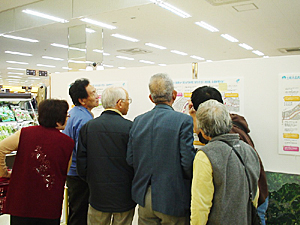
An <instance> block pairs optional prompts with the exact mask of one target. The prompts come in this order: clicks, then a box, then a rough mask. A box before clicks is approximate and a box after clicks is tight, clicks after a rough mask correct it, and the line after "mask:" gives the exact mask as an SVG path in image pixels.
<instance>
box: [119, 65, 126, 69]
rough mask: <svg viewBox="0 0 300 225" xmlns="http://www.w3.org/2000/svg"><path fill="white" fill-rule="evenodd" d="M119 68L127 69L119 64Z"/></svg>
mask: <svg viewBox="0 0 300 225" xmlns="http://www.w3.org/2000/svg"><path fill="white" fill-rule="evenodd" d="M118 68H119V69H121V70H124V69H126V67H123V66H119V67H118Z"/></svg>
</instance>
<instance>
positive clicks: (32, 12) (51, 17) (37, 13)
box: [22, 9, 69, 23]
mask: <svg viewBox="0 0 300 225" xmlns="http://www.w3.org/2000/svg"><path fill="white" fill-rule="evenodd" d="M22 12H24V13H27V14H30V15H33V16H37V17H41V18H44V19H48V20H52V21H55V22H60V23H68V22H69V21H68V20H65V19H61V18H58V17H55V16H50V15H47V14H44V13H40V12H37V11H33V10H30V9H24V10H22Z"/></svg>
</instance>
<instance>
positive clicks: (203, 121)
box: [196, 100, 232, 138]
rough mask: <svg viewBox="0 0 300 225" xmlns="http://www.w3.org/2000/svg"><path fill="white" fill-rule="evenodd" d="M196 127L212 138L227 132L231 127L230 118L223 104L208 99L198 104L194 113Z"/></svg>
mask: <svg viewBox="0 0 300 225" xmlns="http://www.w3.org/2000/svg"><path fill="white" fill-rule="evenodd" d="M196 118H197V122H198V128H199V129H200V128H201V129H202V130H203V132H204V133H205V134H206V135H207V136H209V137H211V138H213V137H216V136H219V135H221V134H227V133H229V131H230V130H231V128H232V120H231V118H230V115H229V112H228V111H227V109H226V107H225V105H223V104H222V103H220V102H218V101H216V100H208V101H205V102H203V103H202V104H200V105H199V108H198V110H197V113H196Z"/></svg>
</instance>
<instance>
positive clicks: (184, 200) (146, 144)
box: [127, 74, 195, 225]
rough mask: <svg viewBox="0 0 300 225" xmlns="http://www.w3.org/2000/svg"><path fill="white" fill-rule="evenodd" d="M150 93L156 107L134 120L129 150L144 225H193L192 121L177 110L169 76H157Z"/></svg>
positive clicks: (134, 187) (151, 80) (135, 197)
mask: <svg viewBox="0 0 300 225" xmlns="http://www.w3.org/2000/svg"><path fill="white" fill-rule="evenodd" d="M149 89H150V96H149V98H150V100H151V101H152V102H153V103H154V104H155V107H154V108H153V109H152V110H151V111H149V112H146V113H144V114H142V115H140V116H138V117H136V118H135V120H134V122H133V125H132V128H131V130H130V134H129V143H128V150H127V163H128V164H129V165H131V166H133V168H134V173H135V174H134V178H133V182H132V198H133V200H134V201H135V202H137V203H138V204H139V219H138V221H139V225H141V224H147V225H148V224H189V214H190V198H191V177H192V165H193V159H194V155H195V154H194V147H193V120H192V118H191V117H190V116H188V115H185V114H183V113H180V112H176V111H174V109H173V108H172V104H173V103H174V101H175V99H176V95H177V92H176V91H175V90H174V85H173V81H172V80H171V79H170V78H169V77H168V75H166V74H155V75H153V76H152V77H151V79H150V83H149Z"/></svg>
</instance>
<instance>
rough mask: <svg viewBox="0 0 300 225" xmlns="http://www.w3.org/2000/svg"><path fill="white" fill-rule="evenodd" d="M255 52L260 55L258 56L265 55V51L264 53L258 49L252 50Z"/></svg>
mask: <svg viewBox="0 0 300 225" xmlns="http://www.w3.org/2000/svg"><path fill="white" fill-rule="evenodd" d="M252 52H253V53H254V54H256V55H258V56H263V55H265V54H264V53H262V52H261V51H258V50H254V51H252Z"/></svg>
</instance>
